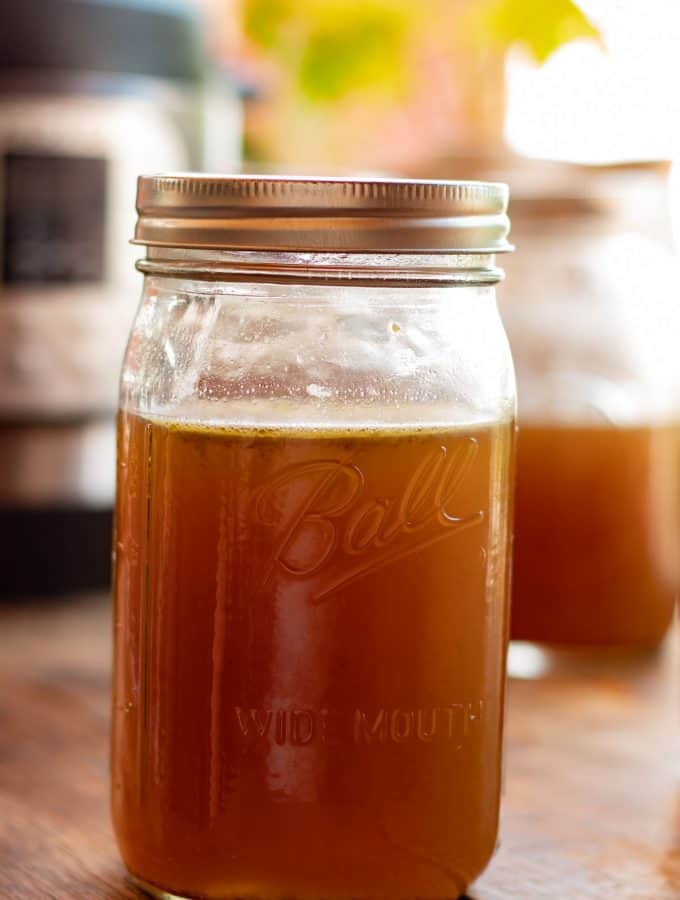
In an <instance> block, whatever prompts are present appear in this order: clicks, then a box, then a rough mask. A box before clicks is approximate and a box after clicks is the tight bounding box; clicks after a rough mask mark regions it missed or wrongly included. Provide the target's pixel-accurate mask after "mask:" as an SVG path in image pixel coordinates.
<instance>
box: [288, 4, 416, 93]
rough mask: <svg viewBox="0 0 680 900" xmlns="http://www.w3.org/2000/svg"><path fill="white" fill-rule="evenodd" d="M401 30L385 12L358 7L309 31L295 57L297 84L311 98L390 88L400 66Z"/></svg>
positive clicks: (395, 19) (397, 77) (394, 20)
mask: <svg viewBox="0 0 680 900" xmlns="http://www.w3.org/2000/svg"><path fill="white" fill-rule="evenodd" d="M401 61H402V29H401V27H400V23H399V21H398V18H397V17H395V16H393V15H392V14H390V13H389V12H388V11H381V10H379V9H372V10H371V9H369V10H364V11H359V12H357V13H355V15H353V16H352V17H348V18H346V19H345V20H344V21H342V22H338V23H329V24H328V25H327V26H320V27H318V28H316V29H314V30H313V31H312V33H311V34H310V35H309V37H308V40H307V42H306V44H305V47H304V50H303V53H302V59H301V61H300V71H299V85H300V88H301V90H302V91H303V93H304V94H305V95H306V96H307V97H308V98H309V99H310V100H312V101H315V102H321V103H324V102H331V101H334V100H338V99H340V98H341V97H342V96H344V95H346V94H348V93H350V92H351V91H353V90H355V89H358V88H361V87H370V89H371V90H372V91H377V90H381V89H382V90H392V89H394V88H395V87H396V86H397V84H398V82H399V80H400V78H399V73H400V72H401V70H402V66H401Z"/></svg>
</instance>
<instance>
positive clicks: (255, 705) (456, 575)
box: [112, 176, 515, 900]
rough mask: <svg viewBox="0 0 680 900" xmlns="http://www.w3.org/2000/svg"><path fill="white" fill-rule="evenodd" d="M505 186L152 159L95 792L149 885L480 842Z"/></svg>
mask: <svg viewBox="0 0 680 900" xmlns="http://www.w3.org/2000/svg"><path fill="white" fill-rule="evenodd" d="M506 202H507V192H506V189H505V187H504V186H503V185H495V184H478V183H465V182H408V181H386V180H371V181H354V180H335V179H304V178H298V179H285V178H263V177H259V178H258V177H243V178H238V177H222V178H218V177H210V176H177V177H158V178H142V179H141V180H140V184H139V195H138V210H139V213H140V217H139V223H138V227H137V242H138V243H140V244H145V245H147V246H148V248H149V249H148V255H147V258H146V259H144V260H143V261H142V262H140V263H139V267H140V268H141V269H142V271H143V272H144V273H145V275H146V278H145V287H144V295H143V298H142V303H141V306H140V309H139V312H138V315H137V319H136V322H135V324H134V326H133V330H132V336H131V338H130V342H129V347H128V351H127V357H126V360H125V364H124V370H123V376H122V392H121V411H120V419H119V443H118V499H117V515H116V538H115V675H114V717H113V745H112V746H113V760H112V781H113V784H112V790H113V818H114V823H115V830H116V834H117V838H118V843H119V846H120V850H121V853H122V856H123V859H124V861H125V864H126V865H127V867H128V869H129V871H130V872H131V874H132V875H133V877H134V878H135V879H136V880H137V881H138V882H139V883H140V884H141V885H142V886H143V887H144V888H145V889H146V890H148V891H150V892H151V893H152V894H155V895H156V896H159V897H169V896H181V897H201V898H211V900H218V898H237V897H251V898H255V897H257V898H291V897H305V898H326V900H330V898H334V897H338V898H340V897H343V898H345V897H362V898H378V897H388V896H389V897H392V898H398V897H403V898H407V897H408V898H413V897H415V896H417V897H421V898H444V897H449V898H450V897H453V896H458V895H459V894H460V893H462V892H463V891H464V890H465V888H466V886H467V885H468V884H469V883H470V882H471V881H472V880H473V879H474V878H475V877H476V876H477V875H478V874H479V873H480V872H481V871H482V869H483V868H484V866H485V865H486V863H487V862H488V860H489V858H490V857H491V855H492V853H493V850H494V846H495V843H496V832H497V817H498V805H499V790H500V762H501V760H500V756H501V731H502V709H503V685H504V673H505V652H506V639H507V628H508V597H507V592H508V568H509V566H508V517H509V509H508V508H509V497H510V487H511V467H512V449H513V435H514V415H515V391H514V376H513V370H512V363H511V358H510V353H509V349H508V344H507V341H506V337H505V334H504V331H503V327H502V325H501V322H500V318H499V316H498V312H497V307H496V302H495V295H494V283H495V282H496V281H497V280H498V278H499V275H500V273H499V270H498V269H496V268H495V266H494V263H493V254H494V253H495V252H497V251H502V250H505V249H507V243H506V235H507V228H508V220H507V217H506V215H505V209H506Z"/></svg>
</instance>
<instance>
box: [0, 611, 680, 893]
mask: <svg viewBox="0 0 680 900" xmlns="http://www.w3.org/2000/svg"><path fill="white" fill-rule="evenodd" d="M677 661H678V651H677V641H675V640H671V641H669V642H668V644H667V645H666V647H665V648H664V650H663V652H661V653H660V654H658V655H656V656H654V657H652V658H647V659H642V660H640V659H638V660H630V659H628V660H626V659H620V658H611V657H608V658H606V659H601V658H600V659H596V658H593V657H592V656H588V655H586V656H584V657H580V658H578V659H577V660H575V659H573V658H566V659H565V658H557V657H554V658H552V659H550V660H547V659H546V658H545V657H543V656H540V655H536V654H535V653H534V654H533V655H532V654H530V653H529V654H524V655H521V656H520V657H519V658H517V657H515V658H514V662H515V665H518V666H523V667H524V671H525V674H526V675H529V674H531V672H533V676H534V677H531V678H528V677H525V678H513V679H511V682H510V688H509V705H508V725H507V755H506V770H507V778H506V788H505V796H504V811H503V823H502V843H501V848H500V850H499V851H498V853H497V854H496V856H495V858H494V859H493V861H492V863H491V865H490V867H489V869H488V870H487V872H486V874H485V875H484V876H483V877H482V878H481V879H480V881H479V882H478V883H477V884H476V885H475V887H474V889H473V890H471V892H470V897H472V898H475V900H512V898H518V900H520V898H521V900H534V898H535V900H541V898H551V900H591V898H602V900H605V898H607V900H609V898H611V900H671V898H680V789H679V787H678V773H679V770H680V747H679V744H678V728H677V725H678V710H679V708H680V707H679V705H678V674H679V671H678V664H677ZM543 666H547V668H545V670H544V671H541V669H542V667H543ZM109 669H110V647H109V607H108V604H107V602H106V600H105V599H103V598H94V599H93V598H90V599H88V600H79V601H71V602H70V603H66V602H60V603H52V604H51V605H49V606H44V605H43V606H32V607H23V608H8V607H6V606H5V607H0V897H1V898H3V900H4V898H11V900H14V898H17V900H34V898H55V900H74V898H75V900H81V898H82V900H90V898H107V900H114V898H116V900H117V898H135V897H137V898H139V897H141V896H142V895H141V894H140V893H139V892H138V891H137V890H135V889H134V888H133V887H131V886H130V885H129V884H128V883H127V882H126V879H125V874H124V872H123V869H122V866H121V864H120V863H119V861H118V858H117V854H116V849H115V846H114V842H113V837H112V833H111V827H110V824H109V818H108V800H107V791H108V786H107V753H108V718H109V716H108V712H109Z"/></svg>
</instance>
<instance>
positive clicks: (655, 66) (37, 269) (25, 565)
mask: <svg viewBox="0 0 680 900" xmlns="http://www.w3.org/2000/svg"><path fill="white" fill-rule="evenodd" d="M678 47H680V5H678V4H676V3H672V2H670V0H647V2H646V3H645V4H640V3H638V2H635V0H579V2H574V0H551V2H549V3H546V2H544V0H420V2H417V3H416V2H413V0H200V2H199V0H195V2H189V0H187V2H185V3H182V2H180V0H22V2H21V3H17V2H15V0H0V529H1V531H2V540H1V541H0V554H1V557H0V577H1V579H2V582H1V583H0V592H1V593H2V594H3V595H5V596H17V595H21V594H39V595H44V594H46V593H58V592H62V591H75V590H81V589H90V588H93V587H101V586H105V585H106V584H107V582H108V578H109V548H110V511H111V505H112V500H113V491H114V485H113V469H114V466H113V459H114V450H115V448H114V415H115V406H116V391H117V377H118V371H119V368H120V362H121V358H122V353H123V348H124V343H125V337H126V334H127V331H128V328H129V326H130V323H131V319H132V316H133V314H134V310H135V306H136V303H137V300H138V295H139V288H140V283H139V276H137V274H136V272H135V269H134V259H135V256H136V255H137V251H136V250H135V249H134V248H131V247H130V246H129V245H128V243H127V242H128V240H129V238H130V237H131V235H132V230H133V223H134V190H135V184H134V182H135V177H136V175H137V174H139V173H141V172H150V171H167V170H186V169H193V170H206V171H223V172H224V171H229V172H233V171H238V170H240V169H244V170H247V171H263V172H277V171H280V172H290V173H300V172H305V173H312V174H314V173H318V174H328V173H331V174H367V173H378V174H384V175H405V176H409V177H424V178H431V177H433V178H480V179H485V178H492V179H498V180H503V181H508V182H509V183H510V185H511V191H512V196H513V198H514V199H513V203H512V206H511V216H512V218H513V235H514V237H515V239H516V243H517V244H518V246H519V247H520V251H519V253H518V254H517V255H516V257H514V258H513V259H512V260H511V261H509V262H508V266H507V268H508V272H509V278H508V281H507V284H506V285H505V286H504V287H503V289H502V291H501V303H502V307H503V309H504V315H505V316H506V321H507V324H508V328H509V331H510V334H511V339H512V341H513V348H516V350H515V355H516V359H517V364H518V373H519V376H520V387H521V388H522V386H523V391H524V395H523V399H522V400H521V404H523V405H524V410H525V414H526V415H527V416H531V415H535V416H536V417H537V419H541V418H545V415H546V409H547V407H550V408H551V410H552V413H553V414H554V409H555V397H556V393H555V392H557V393H559V391H560V390H562V391H563V393H562V399H561V400H560V402H559V403H558V404H557V407H558V408H560V409H563V410H564V415H565V416H566V417H568V416H574V417H575V418H576V419H578V420H579V421H581V420H583V419H586V420H587V419H588V418H589V417H591V416H592V415H595V416H596V417H604V420H606V421H614V422H619V423H624V424H625V423H631V422H638V421H639V420H640V419H641V418H642V419H645V418H659V417H661V418H663V419H664V421H669V422H670V421H672V420H673V417H674V416H675V415H676V412H677V409H678V407H679V406H680V402H679V401H680V391H679V390H678V388H677V385H678V384H680V376H679V375H678V372H677V371H676V367H677V361H676V360H675V359H674V356H675V355H676V354H675V353H674V352H673V347H672V339H673V336H674V335H677V334H679V333H680V332H679V331H678V330H677V315H678V314H677V307H678V305H679V303H680V297H679V296H678V292H679V291H680V288H678V282H677V280H675V277H676V276H675V272H676V250H675V242H674V229H676V230H677V226H676V225H675V223H676V222H677V221H678V214H679V212H680V200H679V199H678V198H679V197H680V191H678V188H677V187H676V178H675V174H674V168H673V165H672V163H673V160H674V159H676V158H678V156H680V94H679V93H678V91H677V84H678V83H680V54H679V53H678ZM575 296H578V297H579V298H581V299H583V298H588V300H589V303H590V307H592V308H595V307H596V308H597V309H598V310H599V313H598V316H597V317H596V318H595V319H593V318H592V310H591V309H590V307H589V310H590V311H589V312H588V314H587V315H586V317H585V318H584V317H583V316H581V318H580V319H579V318H578V315H577V316H576V319H577V321H578V324H577V326H575V327H572V328H571V331H570V336H569V338H568V339H567V340H566V343H565V338H564V337H563V336H562V331H563V329H562V328H561V327H560V324H561V323H563V322H564V321H565V320H569V319H570V318H571V312H570V307H569V303H573V298H574V297H575ZM546 297H547V298H551V304H552V305H551V306H550V310H551V311H550V310H548V312H546V311H545V310H543V312H542V313H541V314H540V315H536V310H537V308H538V307H537V304H539V303H540V304H542V306H541V309H543V304H544V302H545V300H546ZM565 298H567V299H565ZM552 301H555V302H554V303H552ZM565 303H566V304H567V307H566V311H565ZM560 304H561V305H560ZM546 309H547V307H546ZM527 310H530V314H529V313H528V312H527ZM612 321H614V322H615V327H614V325H612ZM537 323H538V324H537ZM586 334H590V336H591V342H590V343H591V344H593V340H592V335H593V334H595V335H596V336H597V338H598V340H597V341H596V342H595V343H597V345H598V347H599V348H601V347H603V346H604V347H607V348H609V349H608V353H607V354H606V358H603V355H602V353H600V352H599V350H597V349H596V350H593V349H592V347H591V348H590V349H588V346H590V345H588V346H587V345H586V344H587V342H586V341H585V335H586ZM612 347H615V348H619V349H618V350H615V351H614V352H612V350H611V348H612ZM538 350H540V352H538ZM619 351H620V352H619ZM589 354H590V356H589ZM584 359H585V360H586V362H584ZM565 360H566V362H565ZM575 360H578V362H575ZM579 366H581V368H582V369H584V370H585V369H587V370H588V378H586V379H583V378H582V379H581V380H580V381H579V382H578V383H579V384H580V385H582V386H581V387H580V388H579V389H578V390H575V389H574V387H573V385H574V383H575V382H574V378H575V373H574V369H575V368H576V369H578V367H579ZM576 374H579V373H578V372H577V373H576ZM581 374H582V373H581ZM567 376H569V377H567ZM591 376H592V377H591ZM565 378H567V381H568V382H569V385H570V387H569V389H568V390H566V392H565V391H564V389H563V388H560V387H559V385H563V384H564V383H565V381H564V380H565ZM569 378H571V381H569ZM548 383H550V384H552V385H553V386H554V385H555V384H558V387H556V388H554V390H553V388H551V389H550V391H546V387H545V386H546V384H548ZM583 385H585V386H583ZM565 397H566V398H568V400H569V402H568V403H566V402H563V401H564V398H565ZM575 398H576V399H575ZM521 411H522V409H520V412H521ZM678 418H680V417H678ZM668 471H670V470H668ZM669 540H670V538H667V542H668V541H669ZM671 543H672V542H671ZM674 547H675V545H673V546H672V547H671V548H670V549H668V550H667V551H666V550H664V553H665V558H667V563H666V565H667V566H668V567H671V566H672V565H673V563H672V560H671V557H672V556H674V554H675V549H674Z"/></svg>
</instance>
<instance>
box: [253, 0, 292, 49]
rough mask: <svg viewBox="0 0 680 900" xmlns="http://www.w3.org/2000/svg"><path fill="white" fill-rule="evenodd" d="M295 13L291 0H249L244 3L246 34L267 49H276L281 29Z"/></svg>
mask: <svg viewBox="0 0 680 900" xmlns="http://www.w3.org/2000/svg"><path fill="white" fill-rule="evenodd" d="M292 15H294V10H293V8H292V6H291V0H248V2H246V3H245V4H244V10H243V27H244V30H245V33H246V35H247V36H248V37H249V38H250V39H251V40H252V41H254V42H255V43H256V44H259V45H260V46H261V47H264V48H265V49H267V50H272V49H276V48H277V46H278V44H279V41H280V36H281V30H282V28H283V27H284V26H285V24H286V22H288V20H289V19H290V18H291V16H292Z"/></svg>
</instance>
